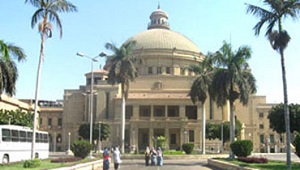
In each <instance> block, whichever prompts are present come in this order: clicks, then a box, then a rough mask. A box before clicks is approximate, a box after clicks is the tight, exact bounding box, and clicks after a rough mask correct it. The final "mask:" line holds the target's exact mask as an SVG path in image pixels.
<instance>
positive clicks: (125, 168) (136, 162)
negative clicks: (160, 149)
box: [111, 159, 218, 170]
mask: <svg viewBox="0 0 300 170" xmlns="http://www.w3.org/2000/svg"><path fill="white" fill-rule="evenodd" d="M111 169H113V167H111ZM170 169H171V170H200V169H201V170H218V169H216V168H212V167H207V160H206V159H196V160H165V161H164V165H163V166H145V161H144V160H142V159H126V160H123V163H122V164H121V166H120V170H170Z"/></svg>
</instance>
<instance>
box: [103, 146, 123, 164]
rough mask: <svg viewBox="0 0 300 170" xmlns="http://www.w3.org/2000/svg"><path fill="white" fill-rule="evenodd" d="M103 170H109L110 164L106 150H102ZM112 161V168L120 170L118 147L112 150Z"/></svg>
mask: <svg viewBox="0 0 300 170" xmlns="http://www.w3.org/2000/svg"><path fill="white" fill-rule="evenodd" d="M102 156H103V170H109V164H110V162H109V161H110V155H109V150H108V148H104V151H103V154H102ZM113 161H114V168H115V170H118V169H119V168H120V163H121V162H122V160H121V152H120V150H119V147H117V146H116V147H114V148H113Z"/></svg>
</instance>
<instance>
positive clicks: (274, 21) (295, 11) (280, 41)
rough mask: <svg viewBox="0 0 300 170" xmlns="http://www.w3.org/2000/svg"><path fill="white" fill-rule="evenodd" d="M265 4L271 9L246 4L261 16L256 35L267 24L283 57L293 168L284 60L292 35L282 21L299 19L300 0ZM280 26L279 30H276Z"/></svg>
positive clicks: (255, 29)
mask: <svg viewBox="0 0 300 170" xmlns="http://www.w3.org/2000/svg"><path fill="white" fill-rule="evenodd" d="M263 2H264V4H265V5H267V6H268V7H269V10H267V9H264V8H261V7H259V6H255V5H251V4H246V5H247V13H250V14H252V15H254V16H256V17H258V18H259V22H258V23H257V24H256V25H255V26H254V28H253V29H254V32H255V35H256V36H258V35H259V34H260V30H261V28H262V26H263V25H267V31H266V33H265V36H267V37H268V39H269V41H270V44H271V46H272V48H273V49H274V50H276V51H277V52H278V53H279V54H280V57H281V71H282V82H283V95H284V115H285V125H286V143H287V145H286V147H287V150H286V152H287V155H286V159H287V160H286V162H287V168H288V169H291V148H290V143H291V138H290V120H289V119H290V118H289V108H288V96H287V95H288V94H287V82H286V70H285V61H284V50H285V49H286V47H287V45H288V43H289V41H290V36H289V35H288V33H287V31H285V30H283V28H282V21H283V19H285V18H287V17H291V18H292V19H297V18H298V17H299V12H300V1H299V0H276V1H274V0H264V1H263ZM276 26H278V28H277V29H278V30H276V28H275V27H276Z"/></svg>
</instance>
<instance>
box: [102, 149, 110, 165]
mask: <svg viewBox="0 0 300 170" xmlns="http://www.w3.org/2000/svg"><path fill="white" fill-rule="evenodd" d="M102 156H103V170H109V158H110V157H109V151H108V149H107V148H106V147H105V148H104V152H103V154H102Z"/></svg>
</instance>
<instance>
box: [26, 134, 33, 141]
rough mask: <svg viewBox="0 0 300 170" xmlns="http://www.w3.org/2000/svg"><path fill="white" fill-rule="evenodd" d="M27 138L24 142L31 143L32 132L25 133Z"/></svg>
mask: <svg viewBox="0 0 300 170" xmlns="http://www.w3.org/2000/svg"><path fill="white" fill-rule="evenodd" d="M26 134H27V138H26V141H27V142H32V132H27V133H26Z"/></svg>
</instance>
